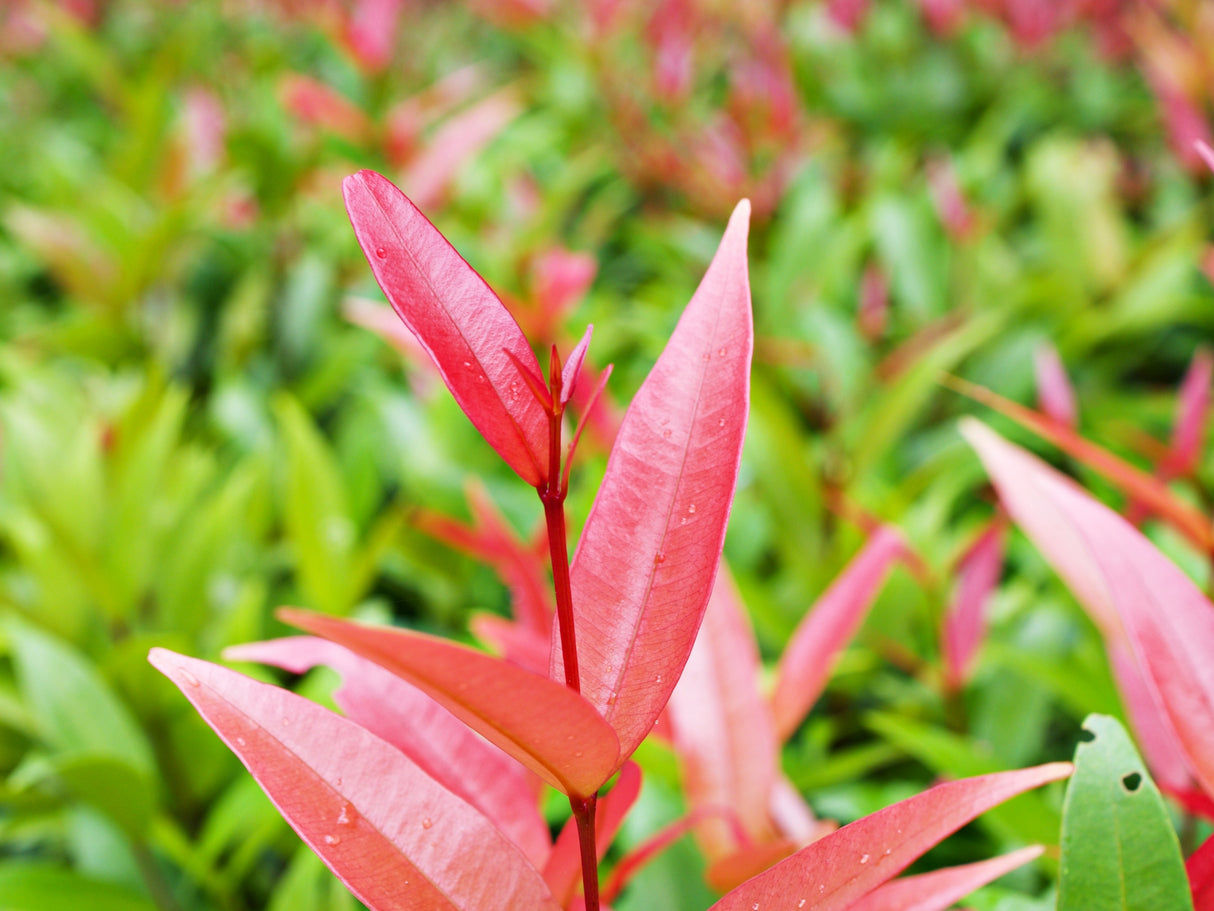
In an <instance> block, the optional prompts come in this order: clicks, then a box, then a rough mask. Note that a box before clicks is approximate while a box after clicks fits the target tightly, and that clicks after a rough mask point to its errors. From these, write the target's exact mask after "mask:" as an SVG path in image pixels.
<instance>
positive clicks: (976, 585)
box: [941, 521, 1004, 689]
mask: <svg viewBox="0 0 1214 911" xmlns="http://www.w3.org/2000/svg"><path fill="white" fill-rule="evenodd" d="M1003 539H1004V523H1003V522H1002V521H995V522H992V523H991V524H990V525H989V526H988V527H987V529H986V531H984V532H983V533H982V534H981V535H980V536H979V538H978V540H977V541H975V542H974V543H973V545H971V547H970V548H969V550H968V551H966V553H965V556H963V557H962V558H961V563H960V565H959V566H958V569H957V590H956V592H955V593H954V595H953V600H952V601H951V602H950V603H949V606H948V611H947V612H946V613H945V615H944V637H943V640H944V641H943V642H942V646H943V648H942V649H941V650H942V651H943V653H944V678H945V683H946V684H947V685H948V686H949V687H950V688H952V689H958V688H959V687H961V686H964V685H965V682H966V681H967V680H969V678H970V674H971V673H972V672H973V667H974V658H975V657H976V656H977V653H978V648H979V646H980V645H982V638H983V635H984V634H985V632H986V604H987V601H989V600H990V596H991V593H992V592H994V590H995V587H996V586H997V585H998V584H999V574H1000V572H1001V571H1002V570H1003Z"/></svg>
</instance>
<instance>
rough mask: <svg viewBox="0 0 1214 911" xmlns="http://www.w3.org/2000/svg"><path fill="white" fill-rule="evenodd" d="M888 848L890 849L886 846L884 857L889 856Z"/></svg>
mask: <svg viewBox="0 0 1214 911" xmlns="http://www.w3.org/2000/svg"><path fill="white" fill-rule="evenodd" d="M889 850H890V849H889V848H886V849H885V856H886V857H889Z"/></svg>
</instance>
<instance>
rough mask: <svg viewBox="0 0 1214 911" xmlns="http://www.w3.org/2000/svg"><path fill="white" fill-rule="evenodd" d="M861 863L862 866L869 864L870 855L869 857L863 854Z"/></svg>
mask: <svg viewBox="0 0 1214 911" xmlns="http://www.w3.org/2000/svg"><path fill="white" fill-rule="evenodd" d="M860 863H862V864H866V863H868V855H867V854H862V855H860Z"/></svg>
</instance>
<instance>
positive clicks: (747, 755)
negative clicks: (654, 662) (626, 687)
mask: <svg viewBox="0 0 1214 911" xmlns="http://www.w3.org/2000/svg"><path fill="white" fill-rule="evenodd" d="M759 671H760V665H759V648H758V646H757V645H756V643H755V638H754V633H753V632H751V629H750V623H749V621H748V619H747V616H746V613H745V608H744V607H743V605H742V603H741V599H740V597H739V595H738V592H737V589H736V588H735V586H734V584H733V580H732V579H731V578H730V576H729V572H728V570H727V569H726V568H725V566H724V565H722V567H721V571H720V572H719V573H718V574H717V581H716V584H715V585H714V586H713V589H712V597H711V598H710V599H709V601H708V609H707V610H706V611H705V612H704V622H703V624H702V625H701V626H700V634H699V636H697V637H696V642H695V646H694V647H693V648H692V650H691V657H689V658H688V659H687V665H686V666H685V667H684V668H683V675H682V677H680V678H679V684H678V686H676V687H675V688H674V692H673V693H672V694H671V696H670V703H669V704H668V706H667V711H668V712H669V715H670V723H671V729H672V732H673V735H674V748H675V752H676V753H677V755H678V757H679V764H680V766H681V768H682V772H683V792H684V794H685V795H686V799H687V802H688V806H689V808H690V809H692V810H695V809H700V808H704V807H728V808H730V810H731V811H732V812H733V814H734V815H735V816H736V820H737V822H738V823H740V824H741V826H742V829H743V832H742V833H737V832H736V823H735V824H734V825H730V823H729V822H727V821H726V820H724V819H721V818H719V817H717V818H713V817H706V818H705V819H704V820H703V821H702V822H701V823H700V824H699V825H698V826H697V827H696V840H697V841H698V842H699V844H700V847H701V848H702V850H703V851H704V853H705V855H706V856H707V858H708V860H709V861H712V860H715V859H716V858H718V857H721V856H723V855H725V854H728V853H730V852H731V851H733V850H735V849H736V848H738V847H739V842H738V835H739V834H742V835H744V836H746V838H747V840H751V841H766V840H769V839H773V838H774V837H775V834H776V833H775V831H774V829H773V827H772V824H771V819H770V814H769V808H770V804H771V799H772V789H773V787H774V785H775V780H776V776H777V774H779V772H780V752H779V743H778V742H777V740H776V730H775V724H774V722H773V721H772V717H771V710H770V708H769V707H768V705H767V702H766V700H765V699H763V697H762V695H761V694H760V692H759Z"/></svg>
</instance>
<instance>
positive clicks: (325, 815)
mask: <svg viewBox="0 0 1214 911" xmlns="http://www.w3.org/2000/svg"><path fill="white" fill-rule="evenodd" d="M148 660H150V661H151V662H152V664H153V665H154V666H155V667H156V668H158V669H159V670H160V671H161V672H162V673H163V674H164V675H165V676H167V677H168V678H169V679H171V680H172V681H173V682H174V683H175V684H177V686H178V687H179V688H180V689H181V691H182V693H184V694H185V696H186V698H187V699H189V700H190V702H191V703H193V705H194V707H195V708H196V709H197V710H198V712H199V714H201V715H202V717H203V718H204V719H205V720H206V722H207V723H208V724H209V725H211V727H212V728H214V729H215V732H216V733H217V734H219V736H220V738H221V739H222V740H223V741H224V743H226V744H227V745H228V746H229V747H230V748H231V749H232V751H233V752H234V753H236V755H237V756H238V757H240V760H241V762H243V763H244V764H245V766H246V767H247V768H248V770H249V772H250V774H252V776H253V777H254V778H255V779H257V781H258V783H259V784H260V785H261V786H262V787H263V788H264V789H265V791H266V794H268V795H269V797H270V799H271V800H272V801H273V802H274V805H275V806H276V807H277V808H278V810H279V812H281V813H282V815H283V816H284V817H285V818H286V820H287V821H288V822H289V823H290V824H291V826H292V828H294V829H295V831H296V832H298V833H299V835H300V837H301V838H303V840H304V841H306V842H307V843H308V845H309V846H310V847H311V848H312V850H314V851H315V852H316V853H317V854H318V855H319V856H320V858H321V859H322V860H323V861H324V862H325V864H326V865H328V867H329V868H330V869H331V870H332V871H333V872H334V873H335V874H336V875H337V876H338V877H339V878H340V879H341V880H342V882H344V883H345V884H346V885H347V886H348V887H349V889H350V891H351V892H353V893H354V894H355V895H356V896H357V897H358V898H359V899H360V900H361V901H362V902H364V903H365V904H366V905H367V907H368V908H372V909H374V911H473V909H477V911H481V909H499V911H514V909H518V908H535V909H545V911H557V909H558V906H557V904H556V903H555V902H554V901H553V900H552V896H551V895H550V894H549V892H548V888H547V886H546V885H545V884H544V881H543V879H542V878H541V877H540V875H539V873H537V872H536V870H535V868H534V867H532V866H531V864H529V863H528V862H527V859H526V858H525V857H524V856H523V854H522V852H520V851H519V849H518V848H517V847H515V846H514V845H513V844H512V843H511V842H510V841H509V839H507V838H506V837H505V836H504V835H502V833H501V832H499V831H498V830H497V829H496V828H494V826H493V825H492V823H490V822H489V821H488V820H487V819H485V817H483V816H482V815H481V814H480V813H478V812H477V811H476V810H474V809H473V808H472V807H470V806H469V805H468V804H466V803H465V802H464V801H463V800H461V799H460V798H458V797H456V796H455V795H454V794H452V793H451V792H450V791H448V790H447V789H445V788H443V787H442V786H441V785H439V784H438V783H437V782H435V781H434V780H432V779H431V778H430V777H429V776H428V775H426V774H425V773H424V772H422V771H421V770H420V769H419V768H418V767H417V766H416V765H415V764H414V763H413V762H412V761H410V760H409V759H408V758H407V757H406V756H405V754H404V753H402V752H400V751H399V750H397V749H396V748H395V747H393V746H391V745H390V744H388V743H386V742H384V741H383V740H380V739H379V738H378V737H376V736H375V735H374V734H372V733H370V732H369V731H366V730H364V729H363V728H361V727H359V726H358V725H357V724H355V723H354V722H352V721H349V720H347V719H345V718H342V717H340V716H338V715H334V714H333V713H332V712H330V711H328V710H327V709H324V708H321V707H320V706H318V705H316V704H315V703H312V702H309V701H308V700H306V699H303V698H301V697H299V696H296V695H295V694H293V693H289V692H287V691H286V690H282V689H279V688H278V687H274V686H269V685H267V684H264V683H258V682H257V681H255V680H251V679H250V678H248V677H245V676H243V675H241V674H237V673H236V672H234V671H230V670H227V669H226V668H222V667H219V666H217V665H213V664H209V663H207V662H205V661H199V660H197V659H194V658H186V657H183V656H181V655H176V654H174V653H173V652H170V651H166V650H164V649H159V648H157V649H152V651H151V654H150V655H149V656H148Z"/></svg>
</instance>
